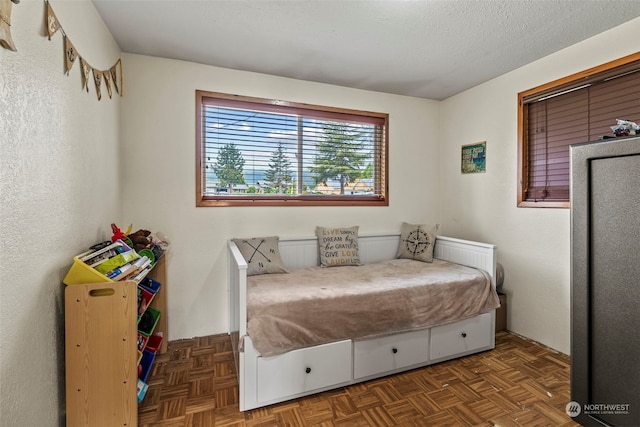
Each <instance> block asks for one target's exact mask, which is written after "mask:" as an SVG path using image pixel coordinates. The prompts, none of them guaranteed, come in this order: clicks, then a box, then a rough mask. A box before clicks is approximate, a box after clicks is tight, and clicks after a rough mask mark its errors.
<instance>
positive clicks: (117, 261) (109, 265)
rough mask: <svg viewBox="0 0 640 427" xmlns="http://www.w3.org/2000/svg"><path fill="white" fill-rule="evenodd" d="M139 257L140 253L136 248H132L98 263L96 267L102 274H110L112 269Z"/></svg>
mask: <svg viewBox="0 0 640 427" xmlns="http://www.w3.org/2000/svg"><path fill="white" fill-rule="evenodd" d="M139 257H140V255H138V253H137V252H136V251H135V250H134V249H130V250H128V251H126V252H122V253H121V254H118V255H116V256H112V257H111V258H109V259H108V260H106V261H104V262H102V263H100V264H98V265H97V266H95V267H94V268H95V269H96V270H97V271H99V272H100V273H102V274H108V273H109V272H110V271H112V270H115V269H117V268H119V267H122V266H123V265H125V264H127V263H130V262H131V261H133V260H135V259H138V258H139Z"/></svg>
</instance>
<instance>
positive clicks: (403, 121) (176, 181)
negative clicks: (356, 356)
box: [123, 54, 441, 340]
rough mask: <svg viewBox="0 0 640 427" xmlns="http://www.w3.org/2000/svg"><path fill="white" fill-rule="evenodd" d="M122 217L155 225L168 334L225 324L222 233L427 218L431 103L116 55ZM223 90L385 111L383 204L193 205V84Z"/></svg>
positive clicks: (433, 192)
mask: <svg viewBox="0 0 640 427" xmlns="http://www.w3.org/2000/svg"><path fill="white" fill-rule="evenodd" d="M124 66H125V70H126V73H127V78H126V88H125V100H124V103H123V143H124V148H123V149H124V152H123V154H124V159H125V160H124V174H123V179H124V182H125V191H124V199H123V207H124V220H125V222H126V224H129V223H133V224H134V228H136V227H146V228H149V229H151V230H154V231H162V232H164V233H165V234H167V236H168V237H169V239H170V240H171V241H172V248H171V251H170V254H169V258H168V279H167V280H168V287H167V290H168V298H169V301H168V304H169V307H168V312H169V313H168V314H169V339H172V340H173V339H178V338H188V337H193V336H203V335H209V334H216V333H224V332H227V331H228V324H227V283H226V282H227V272H226V242H227V240H228V239H230V238H233V237H251V236H262V235H273V234H276V235H280V236H312V235H313V234H314V230H315V226H316V225H322V226H352V225H359V226H360V232H361V233H371V232H378V231H399V230H400V225H401V222H402V221H403V220H404V221H408V222H435V221H437V220H438V219H439V218H438V213H439V207H438V200H439V196H440V187H441V186H440V178H439V176H440V170H439V156H438V150H439V148H438V147H439V141H438V133H437V132H438V126H439V121H440V120H439V113H438V111H439V110H438V109H439V103H438V102H435V101H428V100H423V99H417V98H410V97H402V96H395V95H388V94H382V93H375V92H367V91H361V90H355V89H348V88H344V87H337V86H330V85H324V84H317V83H310V82H304V81H297V80H291V79H285V78H279V77H273V76H267V75H260V74H255V73H248V72H240V71H233V70H228V69H222V68H216V67H210V66H204V65H200V64H194V63H187V62H180V61H173V60H166V59H160V58H152V57H146V56H139V55H129V54H125V55H124ZM196 89H200V90H207V91H218V92H226V93H232V94H239V95H249V96H254V97H263V98H275V99H282V100H287V101H295V102H304V103H310V104H317V105H329V106H334V107H342V108H352V109H359V110H367V111H376V112H384V113H389V115H390V125H389V129H390V133H389V140H390V165H389V176H390V205H389V207H344V208H342V207H337V208H336V207H216V208H204V207H201V208H196V207H195V199H196V196H195V179H196V178H195V177H196V171H195V113H196V111H195V103H196V101H195V91H196Z"/></svg>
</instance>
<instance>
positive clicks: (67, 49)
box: [64, 36, 78, 75]
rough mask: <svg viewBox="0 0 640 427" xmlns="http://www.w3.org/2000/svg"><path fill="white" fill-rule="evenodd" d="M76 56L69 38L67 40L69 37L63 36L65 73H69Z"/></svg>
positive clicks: (76, 53)
mask: <svg viewBox="0 0 640 427" xmlns="http://www.w3.org/2000/svg"><path fill="white" fill-rule="evenodd" d="M76 58H78V52H77V51H76V48H75V47H74V46H73V43H71V40H69V37H67V36H64V62H65V64H64V71H65V73H67V75H69V71H71V67H73V64H75V62H76Z"/></svg>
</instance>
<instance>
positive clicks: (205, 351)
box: [138, 332, 578, 427]
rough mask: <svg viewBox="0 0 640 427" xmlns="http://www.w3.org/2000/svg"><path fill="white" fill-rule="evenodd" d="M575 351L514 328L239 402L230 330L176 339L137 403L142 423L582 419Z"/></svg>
mask: <svg viewBox="0 0 640 427" xmlns="http://www.w3.org/2000/svg"><path fill="white" fill-rule="evenodd" d="M569 381H570V366H569V357H568V356H567V355H564V354H561V353H558V352H556V351H553V350H551V349H548V348H546V347H544V346H542V345H540V344H538V343H536V342H535V341H532V340H529V339H526V338H524V337H521V336H518V335H515V334H511V333H508V332H499V333H497V334H496V348H495V349H494V350H491V351H487V352H483V353H479V354H474V355H471V356H467V357H463V358H461V359H457V360H453V361H447V362H443V363H439V364H436V365H432V366H427V367H424V368H420V369H414V370H412V371H408V372H404V373H400V374H397V375H392V376H389V377H385V378H380V379H376V380H372V381H368V382H364V383H360V384H354V385H352V386H349V387H342V388H339V389H336V390H330V391H326V392H322V393H319V394H316V395H312V396H308V397H304V398H300V399H296V400H292V401H290V402H284V403H281V404H276V405H270V406H267V407H264V408H258V409H254V410H251V411H246V412H240V411H239V410H238V391H239V390H238V381H237V378H236V366H235V362H234V358H233V352H232V346H231V339H230V337H229V335H226V334H223V335H212V336H208V337H199V338H193V339H186V340H178V341H173V342H169V343H168V349H167V352H166V353H165V354H160V355H158V356H157V357H156V361H155V362H154V365H153V367H152V369H151V373H150V376H149V378H148V384H149V389H148V391H147V394H146V397H145V399H144V400H143V401H142V402H141V403H140V405H139V406H138V425H139V426H140V427H215V426H229V427H234V426H235V427H284V426H291V427H297V426H305V427H306V426H314V427H372V426H394V427H405V426H406V427H422V426H429V427H433V426H436V427H442V426H455V427H464V426H472V427H495V426H500V427H511V426H513V427H522V426H528V427H537V426H544V427H550V426H552V427H556V426H560V427H577V426H578V424H576V423H574V422H573V421H572V420H571V418H570V417H569V416H567V415H566V413H565V411H564V408H565V406H566V404H567V402H568V401H569V400H570V385H569V384H570V383H569Z"/></svg>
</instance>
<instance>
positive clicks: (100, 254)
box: [77, 240, 153, 283]
mask: <svg viewBox="0 0 640 427" xmlns="http://www.w3.org/2000/svg"><path fill="white" fill-rule="evenodd" d="M77 258H78V259H79V260H80V261H82V262H83V263H84V264H86V265H88V266H89V267H91V268H93V269H94V270H96V271H97V272H99V273H100V274H103V275H104V276H106V277H107V278H109V279H111V280H113V281H121V280H132V281H134V282H137V283H139V282H140V281H141V280H142V279H144V278H145V277H146V276H147V274H148V273H149V271H151V269H152V268H153V264H152V260H151V259H149V257H147V256H140V254H138V253H137V252H136V251H135V249H131V248H130V247H129V246H128V245H127V244H126V243H125V242H123V241H122V240H116V241H115V242H113V243H111V244H107V245H106V246H104V247H99V249H92V250H90V251H88V252H85V253H82V254H80V255H78V256H77Z"/></svg>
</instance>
